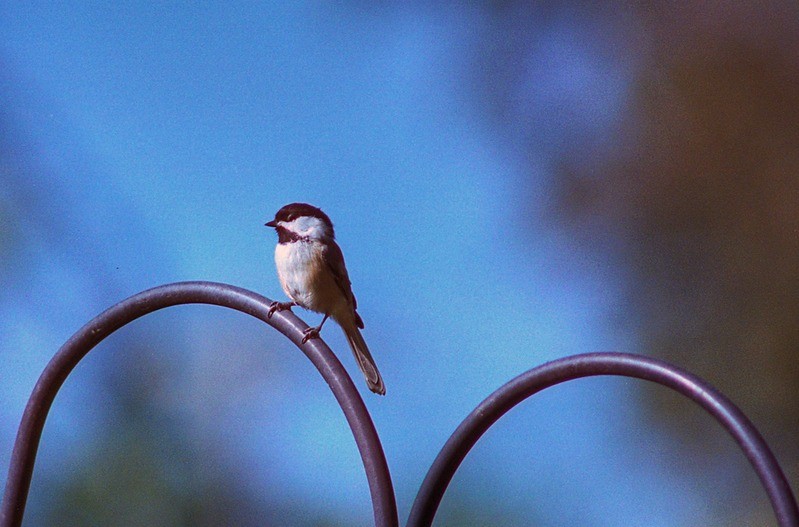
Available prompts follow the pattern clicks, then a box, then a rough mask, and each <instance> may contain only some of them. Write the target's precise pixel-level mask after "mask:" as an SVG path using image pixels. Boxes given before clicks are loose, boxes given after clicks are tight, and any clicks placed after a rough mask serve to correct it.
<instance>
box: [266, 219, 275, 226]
mask: <svg viewBox="0 0 799 527" xmlns="http://www.w3.org/2000/svg"><path fill="white" fill-rule="evenodd" d="M264 225H265V226H267V227H277V223H275V220H272V221H267V222H266V223H264Z"/></svg>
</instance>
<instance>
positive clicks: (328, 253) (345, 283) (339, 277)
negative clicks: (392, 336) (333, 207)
mask: <svg viewBox="0 0 799 527" xmlns="http://www.w3.org/2000/svg"><path fill="white" fill-rule="evenodd" d="M324 258H325V263H326V264H327V266H328V268H329V269H330V272H331V273H333V278H334V279H335V281H336V285H337V286H338V288H339V289H340V290H341V293H342V294H343V295H344V296H345V297H346V298H348V299H349V300H350V302H352V311H353V313H354V314H355V322H356V324H357V325H358V327H359V328H361V329H363V320H361V317H360V316H359V315H358V313H357V312H356V309H357V308H358V301H357V300H356V299H355V295H354V294H353V293H352V285H351V284H352V283H351V282H350V276H349V274H348V273H347V266H346V265H345V264H344V255H343V254H342V252H341V249H340V248H339V246H338V244H337V243H336V242H335V241H334V240H330V242H329V243H327V244H325V251H324Z"/></svg>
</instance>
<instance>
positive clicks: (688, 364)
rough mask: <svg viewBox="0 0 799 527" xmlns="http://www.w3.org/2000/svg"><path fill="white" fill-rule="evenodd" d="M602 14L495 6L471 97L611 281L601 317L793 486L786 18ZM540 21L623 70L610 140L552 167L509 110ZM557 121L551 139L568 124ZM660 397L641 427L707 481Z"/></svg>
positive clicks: (790, 18)
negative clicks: (667, 367) (562, 23)
mask: <svg viewBox="0 0 799 527" xmlns="http://www.w3.org/2000/svg"><path fill="white" fill-rule="evenodd" d="M609 5H610V6H612V7H613V8H614V9H611V8H609ZM609 5H604V6H603V8H602V10H603V13H602V14H598V13H597V10H596V8H590V7H586V6H582V7H581V4H579V3H578V4H569V5H568V6H566V4H565V3H559V2H544V3H541V4H533V3H527V2H501V3H498V4H497V5H496V6H495V9H494V10H493V11H492V16H493V19H492V24H493V25H492V30H491V31H490V32H489V33H488V34H487V35H486V36H485V38H484V40H485V42H484V48H485V49H486V50H487V51H486V53H484V54H482V53H478V55H479V56H487V57H489V58H488V59H484V60H479V61H478V63H479V64H480V65H481V66H485V65H486V63H487V62H491V65H490V66H489V67H488V68H489V69H488V71H489V73H488V74H483V75H478V76H477V78H478V79H479V80H480V84H479V85H478V90H479V93H480V94H481V95H488V97H487V103H486V104H487V105H488V108H487V109H488V115H490V116H491V117H492V120H493V122H495V123H496V124H497V125H498V126H499V127H500V128H501V129H502V130H503V133H505V134H507V135H508V136H509V137H510V138H511V139H512V140H513V141H514V142H515V143H516V144H520V145H522V150H524V151H525V153H526V154H528V155H530V156H531V157H534V156H535V155H536V154H541V152H542V150H543V151H544V153H545V155H549V156H550V158H551V162H552V164H553V165H554V166H556V167H557V170H556V172H557V175H556V177H554V178H553V185H554V186H555V188H556V195H557V196H558V198H557V203H556V205H555V208H556V212H557V217H558V219H559V221H561V222H562V225H564V226H565V228H566V229H567V230H568V232H569V233H570V234H571V235H572V236H573V238H574V240H575V243H579V244H581V245H582V246H583V248H584V249H585V251H586V252H587V253H588V254H590V255H592V256H591V257H592V258H594V259H596V260H597V261H601V262H603V263H602V264H599V265H607V266H608V267H610V268H615V269H616V270H617V277H618V278H619V281H620V282H621V283H622V284H624V287H625V295H624V304H623V305H622V306H620V307H619V313H618V316H619V318H620V319H621V320H622V321H623V324H624V326H625V327H626V328H628V329H630V330H631V331H633V332H634V333H635V334H636V336H637V338H638V340H639V342H640V349H641V350H642V351H643V352H645V353H651V354H652V355H656V356H659V357H662V358H665V359H667V360H669V361H672V362H674V363H676V364H678V365H680V366H683V367H685V368H687V369H689V370H691V371H693V372H695V373H697V374H699V375H700V376H702V377H705V378H706V379H708V380H710V381H711V382H712V383H713V384H714V385H716V386H717V387H718V388H719V389H721V390H722V391H723V392H724V393H726V394H727V395H728V396H729V397H730V398H731V399H732V400H733V401H735V402H736V403H737V404H738V405H739V406H740V407H741V408H742V409H743V410H744V411H745V412H746V413H747V415H749V416H750V418H752V420H753V421H754V422H755V423H756V425H757V426H758V427H759V428H760V429H761V431H762V432H763V433H764V435H765V436H766V438H767V440H768V441H769V442H770V443H771V444H772V446H773V447H774V449H775V450H776V453H777V455H778V457H779V459H780V460H781V462H782V463H783V464H784V467H785V468H786V470H787V471H788V472H789V477H792V479H793V484H794V487H795V488H796V487H799V442H797V441H796V433H797V423H799V398H797V397H796V394H797V393H799V361H797V350H799V53H797V50H799V7H797V4H796V3H795V2H793V1H792V0H790V1H787V0H786V1H775V2H765V3H745V4H733V3H697V4H691V5H687V4H683V5H680V6H676V5H675V4H673V3H670V2H651V3H647V4H645V5H644V4H641V5H640V6H638V7H637V8H634V9H630V6H629V5H628V4H624V3H621V2H610V3H609ZM615 8H618V9H615ZM553 11H554V12H555V13H558V14H559V15H560V16H561V17H567V18H569V17H571V18H572V20H573V23H574V24H576V25H578V26H580V25H585V27H586V28H588V29H586V31H587V32H588V33H590V34H592V35H593V34H602V35H603V36H602V38H600V39H597V46H598V47H599V52H598V53H599V54H600V55H601V54H607V56H608V57H611V58H609V59H608V64H609V66H616V67H618V66H620V65H623V66H624V67H627V68H629V69H630V70H631V71H632V72H633V76H632V91H631V93H630V95H629V96H628V98H627V102H626V103H625V105H624V106H623V108H622V112H621V115H620V118H619V121H618V123H615V124H614V125H613V126H612V127H611V132H610V134H609V137H608V136H604V137H596V138H593V139H592V138H585V137H575V136H572V137H569V138H568V139H569V140H567V141H564V142H563V143H562V144H560V145H557V146H558V148H559V150H556V151H554V153H553V151H547V150H546V145H543V147H542V145H540V144H537V143H536V136H535V135H534V133H533V132H530V130H534V129H535V127H536V126H537V125H546V124H548V123H547V121H546V117H543V118H542V119H541V120H537V116H536V115H535V107H533V108H532V111H529V112H524V111H521V112H518V111H513V110H514V109H517V108H525V105H524V104H523V103H520V102H519V99H520V98H522V99H523V98H524V97H525V95H524V89H525V87H529V86H530V85H533V86H534V85H535V83H536V79H532V80H531V79H529V78H527V79H525V78H524V71H525V70H524V68H520V65H524V64H525V61H526V60H527V57H529V56H530V55H531V54H532V53H533V52H534V49H535V46H536V39H535V37H534V32H535V28H534V26H535V25H536V24H544V25H546V24H547V23H548V22H541V20H547V19H551V18H553V15H552V12H553ZM607 13H613V14H612V17H609V16H608V14H607ZM536 17H539V18H538V22H533V21H534V20H536ZM613 17H615V18H613ZM520 20H521V21H522V22H520ZM525 20H526V21H527V22H528V23H530V26H531V27H532V29H528V28H527V27H525V22H524V21H525ZM620 22H624V23H623V25H621V24H620ZM502 34H506V35H510V36H511V37H512V38H508V39H503V38H502V37H501V35H502ZM591 38H593V37H591ZM497 42H500V43H502V44H501V45H498V44H497ZM497 49H499V50H500V51H499V52H497V51H496V50H497ZM484 71H485V70H484ZM608 74H611V73H608ZM598 96H599V95H598ZM561 115H562V117H563V119H564V121H566V122H564V124H563V125H562V126H563V127H566V128H568V127H569V124H568V120H569V119H570V118H571V114H570V110H569V108H563V112H562V114H561ZM525 134H527V135H525ZM570 141H571V142H570ZM532 185H533V186H535V183H533V184H532ZM663 392H664V391H663V390H662V389H657V388H655V389H647V391H646V394H645V407H644V410H643V412H644V414H646V415H647V416H649V417H650V419H651V421H652V424H653V425H655V426H657V425H659V424H660V423H666V425H667V427H668V429H669V430H670V431H671V432H673V433H674V434H676V436H677V437H678V438H680V439H681V440H682V441H694V442H699V443H700V444H702V445H703V448H704V449H705V452H706V453H707V455H706V456H704V458H703V459H702V460H698V463H696V464H693V465H692V467H691V468H693V469H695V470H697V471H707V470H709V469H710V468H711V467H712V466H713V458H714V457H713V456H714V455H719V454H720V452H729V451H730V443H729V441H728V438H726V437H722V436H721V435H718V434H709V435H706V434H705V433H704V430H703V429H704V427H705V425H703V423H707V421H705V420H704V419H705V417H704V416H700V415H699V413H694V412H689V413H688V414H686V413H685V411H684V406H682V405H681V404H679V402H678V401H676V399H675V398H674V397H670V395H669V394H664V393H663ZM691 431H692V432H691ZM694 461H697V460H694ZM679 468H680V469H681V470H682V469H686V468H689V467H687V466H681V467H679ZM747 468H748V467H747ZM740 491H741V494H740V496H741V497H742V498H743V497H745V496H747V495H750V493H751V491H752V489H751V488H749V487H747V488H743V489H740ZM743 502H745V503H747V504H748V502H749V500H748V499H743ZM752 506H755V505H752ZM762 506H767V504H765V503H759V504H758V505H757V507H762ZM737 513H739V511H737V512H736V513H732V512H730V511H727V512H722V515H723V514H737ZM752 514H753V515H757V514H760V513H759V512H752ZM763 516H764V517H766V518H769V517H770V516H771V514H770V513H768V514H764V515H763Z"/></svg>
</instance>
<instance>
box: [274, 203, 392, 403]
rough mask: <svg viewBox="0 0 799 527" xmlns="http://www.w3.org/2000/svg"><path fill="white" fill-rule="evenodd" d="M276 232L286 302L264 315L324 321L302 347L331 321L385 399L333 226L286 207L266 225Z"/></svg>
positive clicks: (309, 211)
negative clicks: (299, 311)
mask: <svg viewBox="0 0 799 527" xmlns="http://www.w3.org/2000/svg"><path fill="white" fill-rule="evenodd" d="M264 225H265V226H266V227H272V228H274V229H275V231H277V246H276V247H275V267H276V268H277V276H278V279H279V280H280V285H281V286H282V288H283V291H284V292H285V293H286V295H287V296H288V297H289V298H290V299H291V301H290V302H273V303H272V304H271V305H270V307H269V311H268V316H269V317H271V316H272V315H273V314H274V313H275V312H276V311H282V310H285V309H291V307H292V306H300V307H302V308H304V309H308V310H310V311H315V312H317V313H321V314H323V315H324V318H322V322H321V323H320V324H319V325H318V326H316V327H309V328H308V329H306V330H305V334H304V336H303V339H302V342H303V344H304V343H305V342H307V341H308V340H309V339H312V338H318V337H319V332H320V331H321V330H322V326H323V325H324V323H325V321H326V320H327V319H328V318H332V319H333V320H335V321H336V323H337V324H338V325H339V326H340V327H341V329H342V330H343V331H344V335H345V336H346V337H347V342H348V343H349V345H350V348H351V349H352V353H353V355H355V360H356V362H357V363H358V367H359V368H360V369H361V372H363V376H364V378H366V384H367V386H368V387H369V389H370V390H371V391H373V392H374V393H376V394H378V395H385V393H386V387H385V384H384V383H383V378H382V377H381V376H380V372H379V371H378V369H377V366H376V365H375V361H374V359H373V358H372V354H371V353H369V348H368V347H367V345H366V341H365V340H364V339H363V336H362V335H361V331H360V330H361V329H363V327H364V325H363V319H361V316H360V315H359V314H358V311H357V308H358V303H357V301H356V300H355V295H354V294H353V293H352V285H351V283H350V277H349V274H348V273H347V266H346V265H345V264H344V255H343V254H342V252H341V249H340V248H339V246H338V244H337V243H336V238H335V233H334V230H333V222H331V221H330V218H329V217H328V215H327V214H325V213H324V212H322V210H321V209H320V208H318V207H314V206H313V205H309V204H307V203H290V204H288V205H285V206H283V207H281V208H280V210H278V211H277V213H276V214H275V218H274V219H273V220H270V221H268V222H266V223H265V224H264Z"/></svg>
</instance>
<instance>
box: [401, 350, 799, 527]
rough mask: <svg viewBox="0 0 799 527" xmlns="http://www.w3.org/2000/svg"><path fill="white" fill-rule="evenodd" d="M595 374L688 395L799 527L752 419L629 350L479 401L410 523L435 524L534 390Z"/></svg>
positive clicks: (435, 469) (547, 371)
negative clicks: (459, 481) (469, 457)
mask: <svg viewBox="0 0 799 527" xmlns="http://www.w3.org/2000/svg"><path fill="white" fill-rule="evenodd" d="M596 375H620V376H624V377H635V378H638V379H644V380H647V381H652V382H655V383H658V384H662V385H663V386H666V387H668V388H671V389H672V390H674V391H676V392H678V393H680V394H682V395H685V396H686V397H688V398H689V399H691V400H693V401H694V402H696V403H697V404H699V406H701V407H702V408H704V409H705V410H706V411H707V412H708V413H710V414H711V415H712V416H713V417H715V418H716V420H717V421H719V422H720V423H721V424H722V425H723V426H724V428H726V429H727V431H728V432H729V433H730V434H731V435H732V436H733V438H735V441H737V443H738V445H739V446H740V447H741V448H742V449H743V451H744V453H745V454H746V457H747V458H748V459H749V462H750V463H751V464H752V466H753V467H754V469H755V471H756V472H757V475H758V476H759V477H760V481H761V483H762V484H763V486H764V487H765V489H766V492H767V493H768V496H769V499H770V500H771V505H772V507H773V508H774V512H775V514H776V516H777V520H778V522H779V525H780V526H781V527H798V526H799V511H797V506H796V499H795V498H794V495H793V493H792V491H791V488H790V485H789V484H788V480H787V479H786V478H785V475H784V474H783V472H782V470H781V469H780V466H779V464H778V463H777V460H776V459H775V458H774V454H772V453H771V450H769V447H768V445H766V442H765V441H764V440H763V437H762V436H761V435H760V433H759V432H758V431H757V430H756V429H755V427H754V426H753V425H752V423H751V422H750V421H749V419H747V417H746V416H745V415H744V414H743V413H742V412H741V411H740V410H739V409H738V408H737V407H736V406H735V405H734V404H733V403H732V402H730V401H729V400H728V399H727V398H726V397H725V396H724V395H722V394H721V393H720V392H718V391H716V390H715V389H714V388H713V387H712V386H710V385H709V384H708V383H706V382H705V381H703V380H702V379H700V378H699V377H696V376H695V375H692V374H690V373H688V372H686V371H683V370H681V369H679V368H676V367H674V366H671V365H669V364H667V363H665V362H662V361H659V360H656V359H652V358H648V357H642V356H638V355H629V354H624V353H589V354H584V355H574V356H571V357H566V358H563V359H559V360H555V361H552V362H548V363H546V364H543V365H541V366H539V367H537V368H533V369H531V370H529V371H527V372H525V373H523V374H522V375H520V376H518V377H516V378H515V379H513V380H511V381H510V382H508V383H507V384H505V385H504V386H502V387H500V388H499V389H498V390H496V391H495V392H494V393H492V394H491V395H490V396H489V397H488V398H487V399H485V400H484V401H483V402H482V403H480V405H479V406H477V408H475V409H474V411H472V413H471V414H469V416H468V417H466V419H464V421H463V422H462V423H461V424H460V426H458V428H457V429H456V430H455V432H454V433H453V434H452V436H450V438H449V440H447V442H446V444H445V445H444V448H442V449H441V452H439V454H438V456H437V457H436V460H435V461H434V462H433V465H432V466H431V467H430V470H429V471H428V473H427V476H426V477H425V479H424V482H423V483H422V486H421V488H420V489H419V493H418V494H417V495H416V500H415V501H414V503H413V508H412V509H411V514H410V517H409V518H408V523H407V527H422V526H429V525H432V523H433V517H434V516H435V514H436V511H437V509H438V506H439V504H440V503H441V498H442V497H443V496H444V492H445V491H446V489H447V486H448V485H449V483H450V481H451V480H452V476H453V475H454V474H455V471H456V470H457V469H458V467H459V466H460V464H461V462H462V461H463V459H464V458H465V457H466V454H468V453H469V450H471V448H472V447H473V446H474V444H475V443H476V442H477V440H478V439H480V436H482V435H483V434H484V433H485V431H486V430H488V429H489V428H490V427H491V425H493V424H494V423H495V422H496V421H497V420H498V419H499V418H500V417H502V416H503V415H504V414H505V413H506V412H507V411H508V410H510V409H511V408H513V407H514V406H516V405H517V404H519V403H520V402H522V401H523V400H525V399H527V398H528V397H530V396H532V395H534V394H535V393H537V392H539V391H541V390H543V389H545V388H548V387H550V386H554V385H556V384H560V383H562V382H566V381H570V380H572V379H578V378H581V377H591V376H596Z"/></svg>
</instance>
